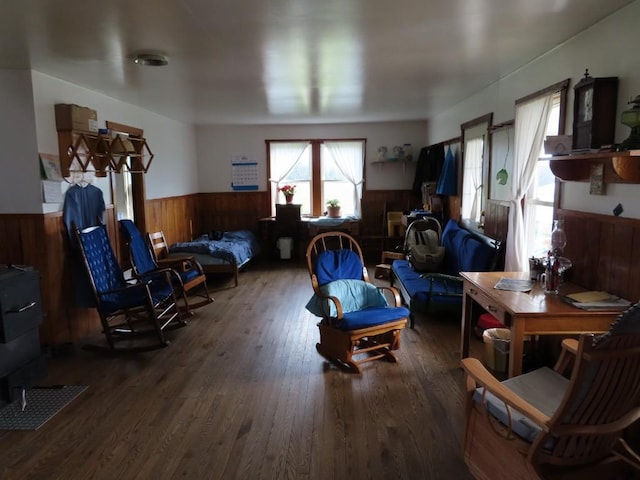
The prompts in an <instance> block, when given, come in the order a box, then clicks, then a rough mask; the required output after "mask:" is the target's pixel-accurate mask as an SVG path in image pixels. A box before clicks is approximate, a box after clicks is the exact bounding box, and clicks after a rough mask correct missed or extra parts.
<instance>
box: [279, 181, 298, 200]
mask: <svg viewBox="0 0 640 480" xmlns="http://www.w3.org/2000/svg"><path fill="white" fill-rule="evenodd" d="M278 191H279V192H282V194H283V195H284V199H285V201H286V202H287V203H291V202H293V194H294V193H296V186H295V185H284V186H282V187H280V188H279V189H278Z"/></svg>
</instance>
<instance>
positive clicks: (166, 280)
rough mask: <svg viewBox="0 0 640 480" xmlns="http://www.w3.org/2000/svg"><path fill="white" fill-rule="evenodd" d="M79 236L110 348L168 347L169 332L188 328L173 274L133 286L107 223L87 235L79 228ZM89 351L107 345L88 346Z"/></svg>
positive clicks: (76, 232) (89, 230)
mask: <svg viewBox="0 0 640 480" xmlns="http://www.w3.org/2000/svg"><path fill="white" fill-rule="evenodd" d="M75 234H76V238H77V239H78V244H79V245H80V252H81V254H82V259H83V261H84V265H85V268H86V271H87V273H88V276H89V279H90V281H91V287H92V290H93V294H94V299H95V308H96V309H97V311H98V314H99V316H100V322H101V324H102V329H103V333H104V335H105V336H106V339H107V343H108V349H109V350H112V351H115V350H124V351H147V350H152V349H156V348H160V347H165V346H167V345H168V344H169V341H168V340H167V339H166V338H165V335H164V332H165V330H168V329H172V328H177V327H182V326H184V325H186V322H184V320H182V318H181V315H180V311H179V309H178V306H177V302H176V297H175V295H174V291H173V286H172V285H171V280H170V277H169V274H168V272H165V273H164V274H163V275H159V276H157V277H155V278H153V279H151V280H148V281H138V282H137V283H128V282H127V281H126V280H125V278H124V274H123V272H122V269H121V268H120V265H119V264H118V261H117V259H116V256H115V254H114V252H113V248H112V246H111V242H110V241H109V237H108V235H107V229H106V227H105V226H104V225H97V226H93V227H89V228H86V229H83V230H82V231H81V230H79V229H77V228H75ZM149 339H151V340H149ZM87 348H98V349H103V348H104V347H102V346H97V345H87Z"/></svg>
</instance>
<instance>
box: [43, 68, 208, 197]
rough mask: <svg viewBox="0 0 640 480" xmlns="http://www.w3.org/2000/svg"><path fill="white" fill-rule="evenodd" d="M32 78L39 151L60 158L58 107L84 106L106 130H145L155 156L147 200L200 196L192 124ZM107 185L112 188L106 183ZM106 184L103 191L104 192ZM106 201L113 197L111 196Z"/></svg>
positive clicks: (45, 78)
mask: <svg viewBox="0 0 640 480" xmlns="http://www.w3.org/2000/svg"><path fill="white" fill-rule="evenodd" d="M32 78H33V103H34V108H35V118H36V129H37V138H38V140H37V149H38V151H39V152H43V153H51V154H57V153H58V136H57V132H56V124H55V113H54V105H55V104H56V103H74V104H77V105H82V106H84V107H89V108H92V109H94V110H96V112H97V113H98V125H99V126H100V128H103V127H105V121H106V120H110V121H113V122H117V123H122V124H125V125H130V126H133V127H137V128H142V129H143V130H144V135H145V138H146V140H147V143H148V145H149V148H150V150H151V152H152V153H153V154H154V157H153V160H152V163H151V167H150V169H149V172H148V173H147V174H146V176H145V187H146V188H145V190H146V197H147V199H154V198H163V197H173V196H180V195H188V194H192V193H197V192H198V171H197V168H198V166H197V160H196V138H195V128H194V127H193V126H192V125H188V124H185V123H181V122H177V121H175V120H171V119H170V118H166V117H163V116H160V115H158V114H155V113H152V112H149V111H148V110H144V109H141V108H139V107H136V106H134V105H130V104H128V103H123V102H121V101H119V100H116V99H113V98H110V97H107V96H105V95H103V94H100V93H97V92H94V91H92V90H87V89H85V88H82V87H79V86H77V85H73V84H71V83H68V82H65V81H62V80H59V79H57V78H53V77H50V76H48V75H44V74H41V73H39V72H32ZM36 158H37V157H36ZM103 182H104V185H106V182H105V181H103ZM104 185H98V186H100V187H101V188H102V187H103V186H104ZM106 188H108V187H106ZM103 189H104V188H103ZM105 198H110V197H109V196H108V194H107V195H105ZM41 207H42V205H41ZM59 208H60V209H61V208H62V206H59Z"/></svg>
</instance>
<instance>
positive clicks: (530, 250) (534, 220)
mask: <svg viewBox="0 0 640 480" xmlns="http://www.w3.org/2000/svg"><path fill="white" fill-rule="evenodd" d="M568 85H569V80H565V81H563V82H559V83H557V84H555V85H552V86H550V87H547V88H545V89H543V90H540V91H539V92H536V93H534V94H531V95H528V96H526V97H523V98H521V99H518V100H516V116H515V142H514V144H515V145H514V161H513V178H514V181H513V183H512V185H511V187H512V191H511V194H512V198H511V200H510V207H509V227H508V228H509V235H508V237H507V247H506V253H505V269H506V270H510V271H526V270H527V269H528V268H529V267H528V262H527V258H528V257H530V256H531V255H536V254H538V255H539V254H540V253H541V252H543V251H544V250H543V249H544V243H545V236H546V235H550V233H551V228H552V222H551V217H549V212H551V213H553V208H554V206H555V204H554V202H553V200H554V198H555V191H554V192H553V193H551V192H550V191H551V187H550V182H551V181H552V179H551V177H550V176H549V175H548V173H547V169H548V162H546V163H547V165H545V162H541V161H540V154H541V152H542V148H543V143H544V138H545V136H546V135H547V134H548V132H549V131H556V132H558V133H560V134H562V133H563V132H564V125H563V124H564V118H565V115H564V112H565V111H566V109H565V106H566V98H567V90H568ZM558 95H559V101H558ZM554 105H556V106H557V107H556V108H557V109H558V113H553V111H554ZM554 116H555V117H554ZM553 118H557V119H558V121H557V123H556V125H557V126H556V127H553V126H551V127H549V124H552V123H553ZM549 128H551V130H549ZM549 173H550V172H549ZM553 182H554V190H555V179H554V180H553ZM529 196H530V197H531V198H528V197H529ZM549 202H551V210H549ZM531 237H534V238H535V240H534V241H533V243H532V242H531V241H530V240H529V239H530V238H531Z"/></svg>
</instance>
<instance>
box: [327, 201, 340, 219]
mask: <svg viewBox="0 0 640 480" xmlns="http://www.w3.org/2000/svg"><path fill="white" fill-rule="evenodd" d="M327 216H328V217H330V218H340V200H338V199H337V198H332V199H331V200H327Z"/></svg>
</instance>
